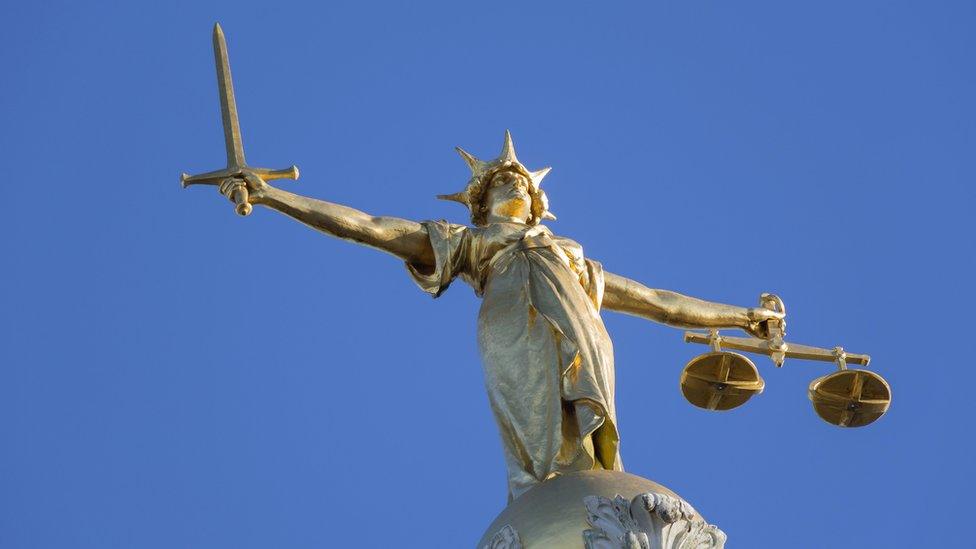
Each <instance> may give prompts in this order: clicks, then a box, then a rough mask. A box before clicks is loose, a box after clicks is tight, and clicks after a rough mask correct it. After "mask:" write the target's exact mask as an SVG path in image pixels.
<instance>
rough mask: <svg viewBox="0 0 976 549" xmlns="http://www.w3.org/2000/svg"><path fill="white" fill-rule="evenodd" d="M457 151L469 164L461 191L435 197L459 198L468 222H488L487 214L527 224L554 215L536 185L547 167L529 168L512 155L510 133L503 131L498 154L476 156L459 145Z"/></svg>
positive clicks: (544, 194)
mask: <svg viewBox="0 0 976 549" xmlns="http://www.w3.org/2000/svg"><path fill="white" fill-rule="evenodd" d="M457 151H458V152H459V153H460V154H461V157H462V158H464V161H465V162H467V163H468V167H470V168H471V179H469V180H468V186H467V187H466V188H465V189H464V190H463V191H461V192H459V193H455V194H451V195H438V197H437V198H441V199H444V200H453V201H455V202H460V203H461V204H464V205H465V206H467V207H468V209H469V210H470V211H471V222H472V223H474V224H475V225H478V226H483V225H487V224H488V219H489V216H491V215H492V214H494V216H495V217H502V218H517V219H519V220H524V222H525V223H526V224H527V225H537V224H539V222H540V221H541V220H543V219H555V218H556V217H555V216H554V215H552V214H551V213H549V201H548V199H547V198H546V193H545V191H543V190H542V189H541V188H539V185H540V183H542V178H544V177H545V176H546V174H548V173H549V170H550V168H543V169H541V170H538V171H535V172H530V171H529V170H528V168H526V167H525V166H524V165H522V163H521V162H519V161H518V158H516V157H515V146H514V145H513V144H512V135H511V134H510V133H509V132H508V131H507V130H506V131H505V144H504V145H503V146H502V153H501V154H500V155H499V156H498V158H496V159H494V160H491V161H488V162H485V161H483V160H478V159H477V158H475V157H474V156H472V155H471V154H469V153H468V152H466V151H465V150H464V149H462V148H461V147H458V148H457Z"/></svg>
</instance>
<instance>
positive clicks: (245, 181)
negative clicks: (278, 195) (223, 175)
mask: <svg viewBox="0 0 976 549" xmlns="http://www.w3.org/2000/svg"><path fill="white" fill-rule="evenodd" d="M242 188H243V189H246V190H247V201H248V203H249V204H256V203H258V202H260V201H261V198H262V197H263V196H264V194H265V193H266V192H267V191H268V189H269V188H270V186H269V185H268V184H267V183H266V182H265V181H264V180H263V179H261V177H260V176H258V175H257V174H255V173H254V172H249V171H244V172H243V173H241V174H240V175H238V176H234V177H230V178H227V179H225V180H223V181H222V182H221V183H220V194H222V195H224V196H226V197H227V199H228V200H230V201H231V202H236V200H235V199H234V195H235V193H236V192H237V191H238V189H242Z"/></svg>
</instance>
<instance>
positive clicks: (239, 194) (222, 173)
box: [180, 166, 299, 216]
mask: <svg viewBox="0 0 976 549" xmlns="http://www.w3.org/2000/svg"><path fill="white" fill-rule="evenodd" d="M247 173H251V174H254V175H256V176H258V177H260V178H261V179H263V180H264V181H272V180H275V179H298V176H299V172H298V166H292V167H290V168H285V169H283V170H270V169H268V168H252V167H249V166H245V167H230V168H225V169H223V170H216V171H213V172H206V173H201V174H198V175H189V174H186V173H183V174H180V184H181V185H182V186H183V188H184V189H185V188H187V187H189V186H190V185H220V184H221V183H223V182H224V181H226V180H228V179H233V178H239V179H243V178H244V174H247ZM230 198H231V200H233V201H234V204H235V208H234V209H235V211H237V213H238V214H239V215H241V216H247V215H250V214H251V210H252V208H251V204H250V203H249V202H248V198H249V194H248V192H247V187H244V186H239V187H237V188H236V189H234V192H233V193H232V194H231V197H230Z"/></svg>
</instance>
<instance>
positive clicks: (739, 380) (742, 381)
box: [681, 351, 765, 410]
mask: <svg viewBox="0 0 976 549" xmlns="http://www.w3.org/2000/svg"><path fill="white" fill-rule="evenodd" d="M764 386H765V382H764V381H763V379H762V377H760V376H759V370H757V369H756V365H755V364H753V363H752V361H751V360H749V359H748V358H746V357H744V356H742V355H740V354H739V353H730V352H728V351H713V352H711V353H705V354H703V355H699V356H696V357H695V358H693V359H691V362H689V363H688V365H687V366H685V369H684V371H682V372H681V392H682V394H684V395H685V398H686V399H688V402H690V403H692V404H694V405H695V406H698V407H699V408H705V409H706V410H731V409H732V408H736V407H738V406H742V405H743V404H745V403H746V401H747V400H749V399H750V398H751V397H752V395H755V394H758V393H761V392H762V390H763V387H764Z"/></svg>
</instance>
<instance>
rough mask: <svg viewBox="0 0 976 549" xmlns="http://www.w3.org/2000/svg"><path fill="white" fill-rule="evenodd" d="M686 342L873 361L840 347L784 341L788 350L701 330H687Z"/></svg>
mask: <svg viewBox="0 0 976 549" xmlns="http://www.w3.org/2000/svg"><path fill="white" fill-rule="evenodd" d="M716 338H717V341H716ZM685 342H687V343H701V344H703V345H715V344H716V342H717V345H718V346H719V348H722V349H735V350H736V351H745V352H747V353H756V354H760V355H766V356H773V354H774V353H777V352H782V353H784V356H785V357H786V358H799V359H803V360H820V361H823V362H837V361H838V360H843V361H844V362H845V363H847V364H859V365H861V366H867V365H868V363H869V362H871V357H870V356H868V355H859V354H854V353H847V352H845V351H844V350H843V349H842V348H840V347H836V348H834V349H822V348H820V347H811V346H809V345H800V344H798V343H785V342H784V345H785V346H786V350H785V351H782V350H779V349H774V348H771V346H770V342H769V341H767V340H765V339H757V338H754V337H732V336H724V335H718V334H710V333H704V334H703V333H701V332H685Z"/></svg>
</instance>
